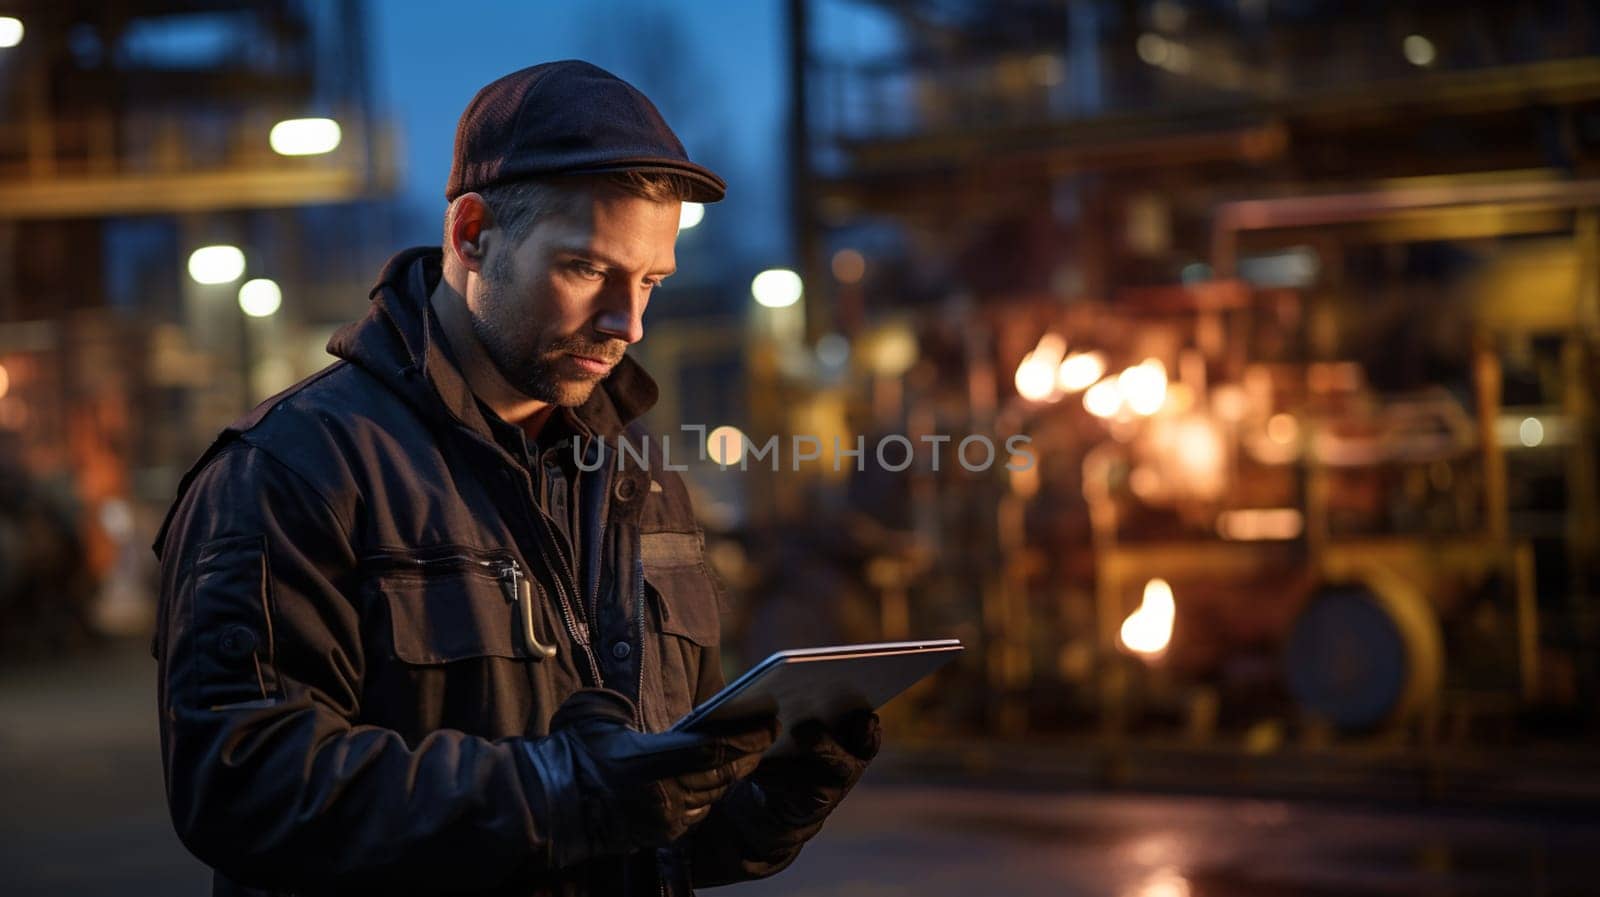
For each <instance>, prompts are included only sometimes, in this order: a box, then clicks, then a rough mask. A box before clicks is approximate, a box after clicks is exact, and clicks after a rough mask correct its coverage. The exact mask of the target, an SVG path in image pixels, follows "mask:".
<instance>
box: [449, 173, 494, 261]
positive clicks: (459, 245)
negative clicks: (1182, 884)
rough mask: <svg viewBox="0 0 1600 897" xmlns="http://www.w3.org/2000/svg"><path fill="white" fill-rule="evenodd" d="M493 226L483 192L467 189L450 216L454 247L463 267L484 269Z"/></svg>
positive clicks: (454, 251) (453, 251) (452, 246)
mask: <svg viewBox="0 0 1600 897" xmlns="http://www.w3.org/2000/svg"><path fill="white" fill-rule="evenodd" d="M493 228H494V224H493V222H491V221H490V220H489V207H488V205H487V204H485V203H484V201H483V197H482V196H480V195H478V194H476V193H463V194H461V195H460V196H458V197H456V200H455V203H454V208H453V209H452V210H451V217H450V250H451V252H452V253H453V254H454V255H455V257H456V261H458V262H460V263H461V266H462V267H463V268H465V269H467V270H468V271H472V272H474V273H477V274H482V273H483V260H484V258H485V257H486V253H487V250H488V246H487V245H485V244H486V240H487V237H488V232H489V231H490V230H492V229H493Z"/></svg>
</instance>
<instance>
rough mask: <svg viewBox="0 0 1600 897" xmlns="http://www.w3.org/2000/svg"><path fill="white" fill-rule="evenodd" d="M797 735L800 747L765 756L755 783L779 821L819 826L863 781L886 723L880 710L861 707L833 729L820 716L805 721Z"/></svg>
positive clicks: (797, 728)
mask: <svg viewBox="0 0 1600 897" xmlns="http://www.w3.org/2000/svg"><path fill="white" fill-rule="evenodd" d="M793 737H794V742H795V745H796V747H797V748H798V750H796V751H795V752H793V753H787V754H784V755H782V756H777V757H769V758H767V759H765V760H763V761H761V764H760V765H759V766H757V767H756V769H755V772H753V773H751V774H750V783H751V784H752V785H754V786H755V787H756V788H758V789H759V790H760V792H761V800H762V802H763V803H764V804H765V806H766V809H767V811H768V812H769V813H771V814H772V816H773V818H774V819H775V820H777V821H778V822H779V823H780V824H782V825H783V826H785V827H788V828H791V829H810V828H813V827H815V826H820V825H821V823H822V820H823V819H825V818H826V817H827V815H828V814H829V813H832V812H833V809H834V807H837V806H838V805H839V802H840V801H842V800H844V796H845V795H846V794H849V793H850V789H851V788H854V787H855V784H856V782H859V781H860V780H861V775H862V773H865V772H866V771H867V764H868V763H870V762H872V758H874V757H876V756H877V755H878V748H879V747H881V746H882V745H883V725H882V723H881V722H879V720H878V715H877V714H876V713H873V712H872V711H870V710H860V711H857V712H855V713H852V714H850V715H848V716H846V717H844V718H843V719H841V720H839V721H838V722H837V723H835V724H834V726H833V727H832V728H831V729H830V728H829V727H828V726H825V725H823V724H822V723H821V722H818V721H817V720H809V721H807V722H803V723H801V724H799V725H797V726H795V728H794V734H793ZM807 836H808V837H809V835H807Z"/></svg>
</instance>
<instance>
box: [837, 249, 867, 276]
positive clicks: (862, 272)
mask: <svg viewBox="0 0 1600 897" xmlns="http://www.w3.org/2000/svg"><path fill="white" fill-rule="evenodd" d="M832 267H833V276H834V278H836V279H837V280H838V281H839V282H840V283H860V282H861V278H863V277H866V276H867V259H866V257H865V256H863V255H862V254H861V253H859V252H857V251H855V250H854V249H841V250H839V251H838V252H835V253H834V254H833V265H832Z"/></svg>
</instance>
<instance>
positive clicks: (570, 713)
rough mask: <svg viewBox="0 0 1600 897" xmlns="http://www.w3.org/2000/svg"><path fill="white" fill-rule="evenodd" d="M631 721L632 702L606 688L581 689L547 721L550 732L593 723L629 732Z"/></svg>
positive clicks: (619, 693)
mask: <svg viewBox="0 0 1600 897" xmlns="http://www.w3.org/2000/svg"><path fill="white" fill-rule="evenodd" d="M633 719H634V712H633V702H632V701H630V700H628V697H627V696H626V695H624V694H622V693H621V692H616V691H612V690H611V689H609V688H580V689H578V690H577V691H575V692H573V693H572V694H571V695H569V696H568V697H567V699H566V700H565V701H562V702H561V706H560V707H558V708H556V712H555V715H554V716H553V717H551V718H550V731H551V732H557V731H560V730H561V729H564V728H566V727H568V726H571V725H574V724H580V723H583V722H593V721H595V720H604V721H605V722H607V723H615V724H618V725H620V726H622V727H625V728H630V729H631V728H632V727H633Z"/></svg>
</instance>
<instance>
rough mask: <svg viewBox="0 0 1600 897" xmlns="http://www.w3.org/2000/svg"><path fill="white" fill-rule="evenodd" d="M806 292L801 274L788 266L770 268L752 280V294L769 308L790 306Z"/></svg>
mask: <svg viewBox="0 0 1600 897" xmlns="http://www.w3.org/2000/svg"><path fill="white" fill-rule="evenodd" d="M804 293H805V285H804V283H803V282H802V281H801V280H800V275H798V274H796V273H794V272H793V271H790V270H789V269H788V268H768V269H767V270H765V271H762V272H761V273H760V274H757V275H756V276H755V279H754V280H752V281H750V295H751V296H753V297H754V298H755V300H756V302H757V303H758V304H760V305H764V306H766V307H767V308H788V307H789V306H791V305H793V304H795V303H796V302H799V301H800V296H801V295H802V294H804Z"/></svg>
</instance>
